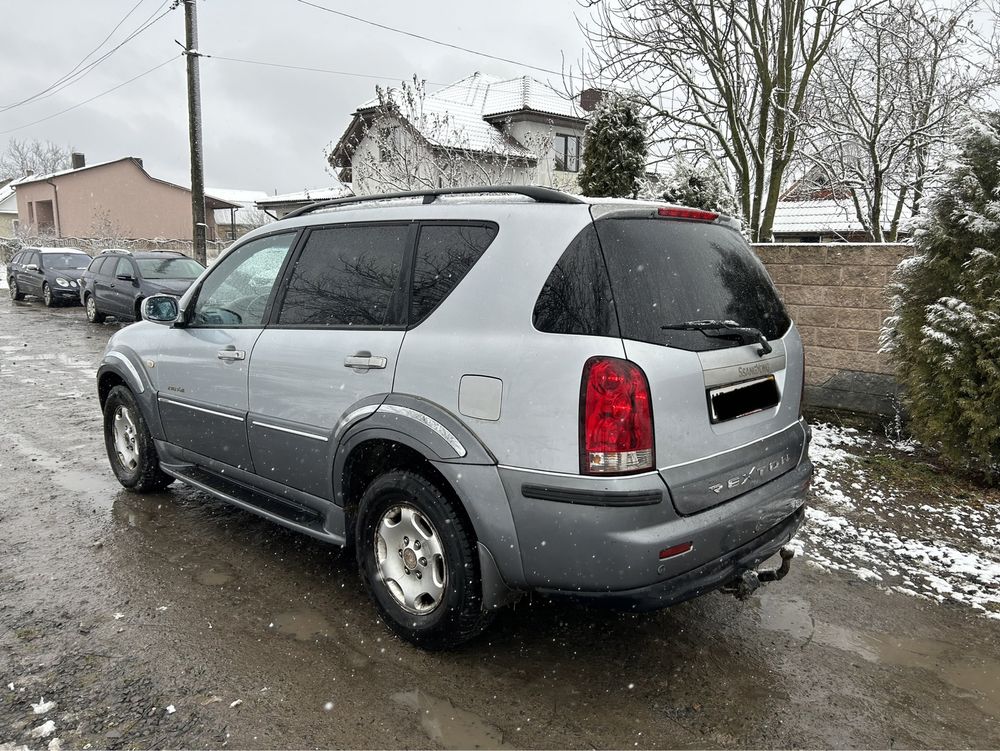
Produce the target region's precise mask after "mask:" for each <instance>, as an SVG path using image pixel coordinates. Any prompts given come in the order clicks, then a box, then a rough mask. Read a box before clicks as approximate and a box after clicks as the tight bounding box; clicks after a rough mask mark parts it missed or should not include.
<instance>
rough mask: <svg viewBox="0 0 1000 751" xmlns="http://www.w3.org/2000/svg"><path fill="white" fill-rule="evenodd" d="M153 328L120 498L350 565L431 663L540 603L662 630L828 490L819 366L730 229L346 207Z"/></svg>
mask: <svg viewBox="0 0 1000 751" xmlns="http://www.w3.org/2000/svg"><path fill="white" fill-rule="evenodd" d="M142 312H143V318H144V319H145V320H144V322H141V323H139V324H136V325H133V326H128V327H126V328H124V329H122V330H121V331H119V332H118V333H116V334H115V335H114V337H112V339H111V341H110V342H109V344H108V348H107V351H106V352H105V355H104V359H103V362H102V364H101V366H100V369H99V371H98V375H97V379H98V390H99V394H100V402H101V406H102V408H103V411H104V428H105V442H106V445H107V450H108V456H109V458H110V461H111V465H112V467H113V469H114V472H115V474H116V475H117V477H118V479H119V480H120V481H121V483H122V484H123V485H124V486H125V487H127V488H132V489H135V490H137V491H148V490H154V489H159V488H163V487H165V486H166V485H168V484H169V483H170V482H172V481H173V480H175V479H177V480H181V481H182V482H184V483H187V484H188V485H191V486H194V487H195V488H199V489H201V490H203V491H204V492H206V493H208V494H210V495H212V496H215V497H217V498H220V499H222V500H224V501H227V502H229V503H232V504H235V505H237V506H239V507H241V508H244V509H246V510H248V511H252V512H254V513H257V514H260V515H261V516H264V517H266V518H268V519H271V520H273V521H275V522H278V523H279V524H283V525H285V526H287V527H290V528H292V529H296V530H299V531H301V532H304V533H305V534H308V535H311V536H313V537H316V538H319V539H322V540H326V541H329V542H332V543H335V544H337V545H347V546H352V547H353V549H354V551H355V554H356V557H357V562H358V565H359V567H360V570H361V575H362V577H363V579H364V582H365V584H366V587H367V589H368V592H369V593H370V595H371V598H372V600H373V601H374V604H375V606H376V608H377V609H378V611H379V613H380V614H381V616H382V617H383V619H384V620H385V622H386V623H387V624H388V625H389V627H390V628H392V630H393V631H395V632H396V633H397V634H399V635H400V636H401V637H403V638H405V639H408V640H410V641H411V642H413V643H415V644H418V645H420V646H423V647H426V648H445V647H448V646H451V645H454V644H457V643H459V642H461V641H463V640H466V639H468V638H470V637H472V636H474V635H475V634H477V633H479V632H480V631H481V630H482V629H483V628H484V627H485V626H486V624H487V623H488V622H489V620H490V618H491V615H492V614H493V613H494V612H495V610H496V609H497V608H498V607H500V606H502V605H504V604H505V603H508V602H510V601H512V600H513V599H515V598H516V597H517V596H518V595H519V594H520V593H523V592H528V591H535V592H541V593H545V594H551V595H565V596H569V597H572V598H576V599H578V600H584V601H590V602H593V603H604V604H611V605H614V606H616V607H623V608H628V609H633V610H645V609H653V608H659V607H664V606H666V605H670V604H672V603H676V602H680V601H682V600H685V599H688V598H691V597H694V596H696V595H699V594H702V593H705V592H708V591H711V590H714V589H718V588H720V587H729V588H732V589H735V590H736V591H737V592H738V593H740V594H746V593H747V592H749V591H751V590H752V589H753V588H754V587H755V586H756V584H757V583H758V582H759V581H760V580H763V579H774V578H780V576H781V575H782V574H783V573H784V572H785V571H786V570H787V567H788V561H787V560H785V561H784V562H783V565H782V567H781V569H779V570H778V571H767V572H760V574H759V575H758V572H757V571H756V568H757V567H758V566H759V565H760V563H761V562H763V561H764V560H765V559H767V558H769V557H771V556H772V555H774V554H775V553H777V552H778V551H779V550H781V549H782V546H783V545H784V544H785V543H787V542H788V541H789V540H790V539H791V537H792V536H793V534H794V533H795V531H796V529H797V528H798V526H799V524H800V523H801V521H802V517H803V503H804V500H803V499H804V494H805V490H806V488H807V486H808V483H809V480H810V477H811V475H812V465H811V463H810V462H809V458H808V443H809V431H808V427H807V425H806V423H805V421H804V420H803V419H802V417H801V415H800V400H801V395H802V384H803V360H802V343H801V340H800V338H799V335H798V333H797V331H796V329H795V327H794V326H793V325H792V323H791V321H790V320H789V318H788V316H787V314H786V312H785V309H784V307H783V306H782V304H781V302H780V300H779V299H778V297H777V294H776V293H775V289H774V286H773V285H772V283H771V280H770V279H769V277H768V275H767V272H766V271H765V270H764V268H763V266H762V265H761V264H760V262H759V261H758V260H757V258H756V257H755V256H754V254H753V252H752V251H751V249H750V248H749V247H748V246H747V244H746V242H745V241H744V240H743V238H742V237H741V235H740V233H739V228H738V226H737V224H736V223H735V222H734V221H732V220H730V219H728V218H726V217H723V216H717V215H716V214H713V213H709V212H704V211H697V210H693V209H686V208H679V207H673V206H662V205H657V204H651V203H642V202H632V201H605V200H600V201H597V200H590V201H588V200H584V199H579V198H576V197H574V196H570V195H567V194H564V193H560V192H557V191H554V190H549V189H544V188H534V187H508V188H489V189H485V188H484V189H451V190H447V189H446V190H439V191H433V192H424V193H415V194H395V195H392V196H380V197H368V198H351V199H341V200H335V201H328V202H324V203H320V204H316V205H313V206H310V207H308V208H306V209H302V210H300V211H298V212H297V213H295V214H293V215H290V216H289V217H287V218H285V219H284V220H282V221H279V222H276V223H274V224H270V225H267V226H266V227H263V228H261V229H259V230H256V231H254V232H252V233H250V234H249V235H247V236H246V237H244V238H242V239H241V240H240V241H239V242H238V243H236V244H235V245H234V246H233V247H231V248H230V249H229V250H228V251H227V252H226V253H225V255H224V256H223V257H222V258H220V260H219V261H218V262H217V263H216V264H215V265H214V266H212V267H211V268H209V269H208V270H207V271H205V273H203V274H202V276H201V277H200V278H199V279H198V281H197V282H196V283H195V284H194V285H192V287H191V289H190V290H189V291H188V292H187V293H186V294H185V295H184V296H183V297H182V298H181V299H180V300H179V301H178V300H176V299H175V298H173V297H168V296H161V295H156V296H151V297H149V298H147V299H146V300H145V301H144V303H143V311H142ZM782 552H783V556H782V557H783V558H786V559H787V558H789V557H790V555H789V554H788V553H787V551H782Z"/></svg>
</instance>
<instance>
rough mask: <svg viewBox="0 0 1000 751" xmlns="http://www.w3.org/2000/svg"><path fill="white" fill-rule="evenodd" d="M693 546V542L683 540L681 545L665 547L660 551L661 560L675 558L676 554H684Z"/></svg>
mask: <svg viewBox="0 0 1000 751" xmlns="http://www.w3.org/2000/svg"><path fill="white" fill-rule="evenodd" d="M693 547H694V543H693V542H682V543H681V544H680V545H674V546H673V547H669V548H664V549H663V550H661V551H660V560H661V561H662V560H663V559H664V558H673V557H674V556H675V555H683V554H684V553H686V552H688V551H689V550H690V549H691V548H693Z"/></svg>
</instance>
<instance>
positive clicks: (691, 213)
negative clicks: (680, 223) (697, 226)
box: [656, 206, 719, 222]
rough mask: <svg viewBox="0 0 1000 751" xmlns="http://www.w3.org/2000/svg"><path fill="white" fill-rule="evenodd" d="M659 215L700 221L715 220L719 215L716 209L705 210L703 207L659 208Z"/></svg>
mask: <svg viewBox="0 0 1000 751" xmlns="http://www.w3.org/2000/svg"><path fill="white" fill-rule="evenodd" d="M656 213H657V214H658V215H659V216H666V217H670V218H673V219H695V220H697V221H699V222H714V221H715V220H716V219H718V218H719V215H718V214H716V213H715V212H714V211H703V210H702V209H678V208H673V207H670V208H668V207H666V206H664V207H663V208H660V209H657V210H656Z"/></svg>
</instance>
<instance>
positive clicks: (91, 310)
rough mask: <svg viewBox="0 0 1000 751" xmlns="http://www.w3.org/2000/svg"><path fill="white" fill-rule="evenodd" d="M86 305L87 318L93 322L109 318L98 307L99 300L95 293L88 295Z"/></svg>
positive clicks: (102, 321) (101, 321)
mask: <svg viewBox="0 0 1000 751" xmlns="http://www.w3.org/2000/svg"><path fill="white" fill-rule="evenodd" d="M85 307H86V309H87V320H88V321H90V322H91V323H104V320H105V319H106V318H107V316H106V315H104V313H102V312H101V311H99V310H98V309H97V300H95V299H94V296H93V295H87V298H86V302H85Z"/></svg>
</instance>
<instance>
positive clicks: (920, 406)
mask: <svg viewBox="0 0 1000 751" xmlns="http://www.w3.org/2000/svg"><path fill="white" fill-rule="evenodd" d="M914 246H915V250H916V254H915V255H914V256H913V257H910V258H907V259H905V260H904V261H903V262H902V263H900V265H899V267H898V268H897V270H896V273H895V275H894V277H893V284H892V286H891V289H890V291H891V295H892V307H893V315H892V316H891V317H890V318H889V319H887V321H886V326H885V328H884V329H883V335H882V336H883V339H882V340H883V349H884V350H885V351H887V352H888V353H889V354H890V356H891V357H892V359H893V361H894V362H895V364H896V366H897V371H898V375H899V378H900V381H901V383H902V386H903V390H904V399H905V403H906V405H907V407H908V411H909V413H910V416H911V417H912V430H913V432H914V434H915V435H916V436H917V437H918V438H919V439H920V440H921V441H922V442H923V443H925V444H926V445H938V446H939V447H940V449H941V451H942V454H943V455H944V456H945V457H946V458H948V459H949V460H951V461H953V462H955V463H959V464H964V465H967V466H970V465H971V466H973V467H975V468H977V469H979V470H981V471H983V472H984V474H985V475H986V476H987V477H988V478H989V479H991V480H993V481H995V480H996V479H997V477H998V472H1000V113H994V114H990V115H986V116H984V117H983V118H982V119H981V120H980V121H979V122H976V123H974V124H972V125H971V126H970V127H968V128H967V129H966V131H965V132H964V133H963V135H962V140H961V154H960V156H959V157H958V160H957V163H956V165H955V167H954V168H953V169H952V171H951V173H950V174H949V175H948V177H947V179H946V181H945V183H944V185H943V186H942V190H941V191H940V192H939V193H938V194H937V196H936V197H935V198H934V199H933V200H932V202H931V204H930V211H929V212H928V214H927V215H926V217H925V218H924V219H923V220H922V222H921V224H920V225H919V226H918V228H917V230H916V232H915V234H914Z"/></svg>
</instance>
